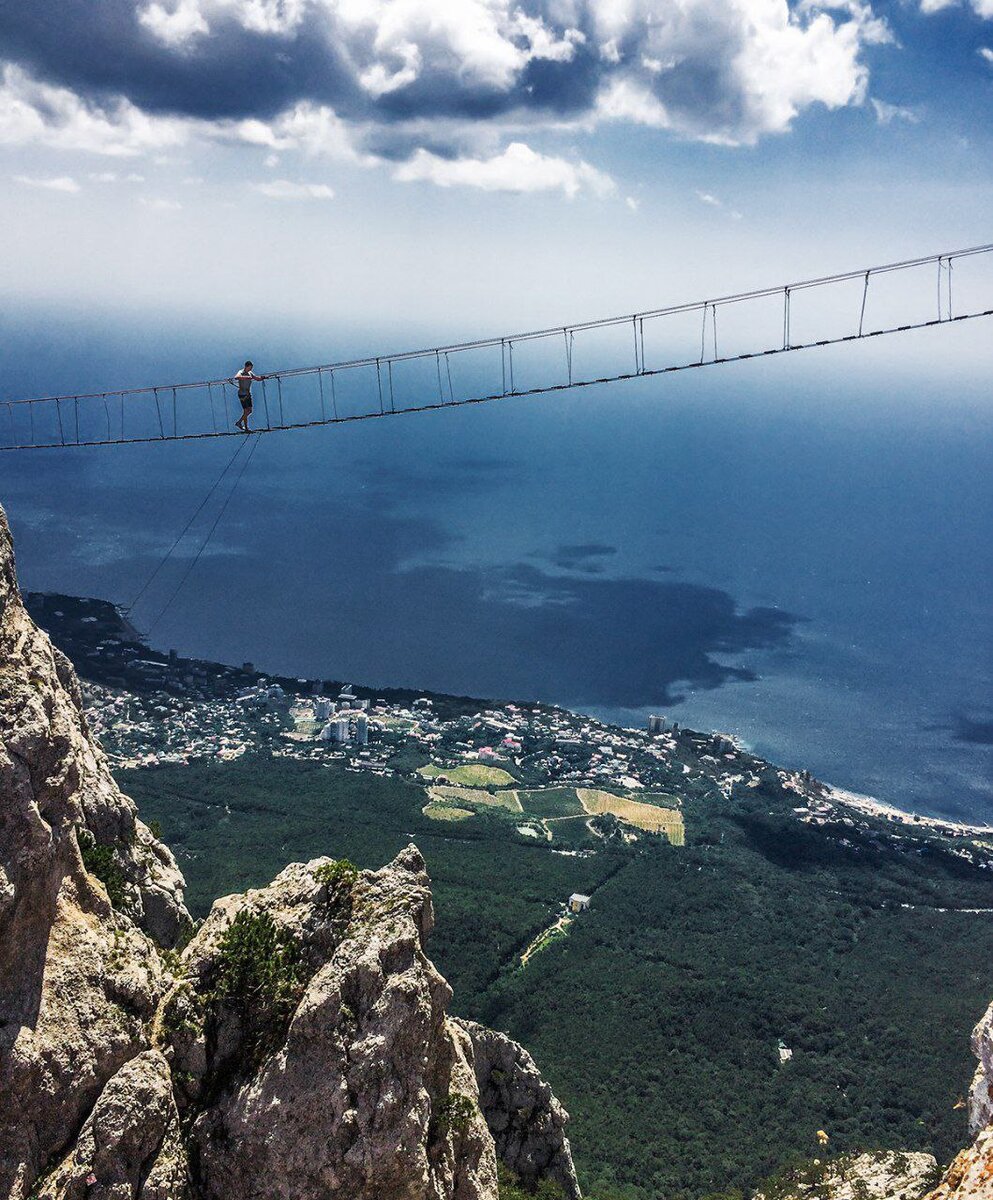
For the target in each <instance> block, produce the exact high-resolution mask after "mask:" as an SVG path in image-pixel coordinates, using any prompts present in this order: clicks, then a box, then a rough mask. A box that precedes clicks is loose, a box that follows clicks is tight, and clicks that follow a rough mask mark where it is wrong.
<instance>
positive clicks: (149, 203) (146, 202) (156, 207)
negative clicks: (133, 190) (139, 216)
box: [139, 196, 183, 212]
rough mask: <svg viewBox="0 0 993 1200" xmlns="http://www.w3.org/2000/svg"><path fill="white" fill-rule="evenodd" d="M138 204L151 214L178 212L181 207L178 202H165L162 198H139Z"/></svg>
mask: <svg viewBox="0 0 993 1200" xmlns="http://www.w3.org/2000/svg"><path fill="white" fill-rule="evenodd" d="M139 203H140V204H141V205H142V207H143V208H147V209H150V210H151V211H152V212H179V211H180V209H181V208H182V207H183V206H182V204H180V203H179V201H178V200H167V199H165V198H164V197H162V196H141V197H139Z"/></svg>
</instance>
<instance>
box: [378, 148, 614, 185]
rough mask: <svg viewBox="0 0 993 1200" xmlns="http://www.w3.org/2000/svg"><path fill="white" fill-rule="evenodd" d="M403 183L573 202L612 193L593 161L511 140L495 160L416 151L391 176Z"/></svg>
mask: <svg viewBox="0 0 993 1200" xmlns="http://www.w3.org/2000/svg"><path fill="white" fill-rule="evenodd" d="M393 178H394V179H398V180H400V181H401V182H403V183H410V182H413V181H417V180H426V181H428V182H430V183H435V184H438V185H439V186H440V187H453V186H457V185H462V186H464V187H472V188H480V189H481V190H483V191H486V192H550V191H562V192H564V193H565V194H566V195H567V196H568V197H569V198H570V199H572V197H574V196H576V195H577V194H578V193H579V192H581V191H590V192H592V193H593V194H594V195H597V196H607V195H610V194H611V193H612V192H613V191H614V187H615V185H614V181H613V180H612V179H611V178H610V176H609V175H605V174H604V173H603V172H602V171H598V170H597V169H596V168H595V167H591V166H590V164H589V163H586V162H578V163H572V162H568V161H567V160H566V159H564V158H554V157H552V156H550V155H546V154H539V153H538V152H537V151H535V150H532V149H531V147H530V146H527V145H525V144H524V143H523V142H511V143H510V145H509V146H508V147H507V148H506V150H504V151H503V153H502V154H497V155H494V156H493V157H492V158H455V159H448V158H442V157H440V156H439V155H437V154H432V153H430V152H429V151H427V150H418V151H417V153H416V154H415V155H414V156H413V158H411V159H410V160H409V162H405V163H402V164H401V165H400V166H398V167H397V168H396V170H395V171H394V173H393Z"/></svg>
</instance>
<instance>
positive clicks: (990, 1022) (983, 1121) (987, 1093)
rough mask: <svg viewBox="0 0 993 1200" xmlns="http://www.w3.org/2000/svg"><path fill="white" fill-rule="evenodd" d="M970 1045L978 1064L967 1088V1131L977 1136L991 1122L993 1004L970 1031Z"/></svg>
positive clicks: (992, 1115)
mask: <svg viewBox="0 0 993 1200" xmlns="http://www.w3.org/2000/svg"><path fill="white" fill-rule="evenodd" d="M971 1045H972V1052H973V1054H975V1056H976V1058H977V1059H978V1060H979V1064H978V1066H977V1067H976V1074H975V1075H974V1076H973V1079H972V1087H971V1088H970V1089H969V1131H970V1133H972V1134H973V1136H978V1134H979V1133H980V1132H981V1131H982V1130H983V1129H985V1128H986V1126H987V1125H990V1124H993V1004H991V1005H990V1006H989V1008H988V1009H987V1010H986V1012H985V1013H984V1015H983V1017H982V1019H981V1020H980V1021H979V1024H978V1025H977V1026H976V1028H975V1029H974V1030H973V1031H972V1042H971Z"/></svg>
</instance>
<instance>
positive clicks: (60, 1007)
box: [0, 511, 578, 1200]
mask: <svg viewBox="0 0 993 1200" xmlns="http://www.w3.org/2000/svg"><path fill="white" fill-rule="evenodd" d="M182 889H183V880H182V876H181V875H180V873H179V871H178V869H177V867H176V864H175V861H174V860H173V857H172V855H171V854H170V852H169V851H168V849H167V848H166V847H165V846H163V845H162V844H161V843H160V842H159V841H158V840H157V839H156V838H155V837H154V836H153V835H152V833H151V832H150V831H149V830H148V829H147V828H146V827H145V826H144V825H143V824H142V823H141V821H140V820H138V817H137V813H136V810H135V807H134V805H133V804H132V802H131V801H130V800H129V799H128V798H127V797H125V796H123V795H122V794H121V792H120V791H119V790H118V788H117V786H116V784H115V783H114V781H113V778H112V776H111V774H110V771H109V769H108V766H107V763H106V761H105V759H104V757H103V755H102V753H101V751H100V749H99V747H98V746H97V745H96V743H95V742H94V740H93V739H92V737H91V736H90V733H89V730H88V728H87V724H86V719H85V716H84V714H83V711H82V706H81V703H80V694H79V687H78V682H77V680H76V677H75V674H74V672H73V670H72V667H71V665H70V664H69V662H68V661H67V660H66V659H65V658H64V656H62V655H61V654H60V653H59V652H58V651H57V650H56V649H54V648H53V646H52V644H51V642H50V641H49V639H48V638H47V636H46V635H45V634H43V633H42V632H40V631H39V630H38V629H37V628H36V627H35V626H34V624H33V623H32V621H31V619H30V617H29V616H28V614H27V612H26V611H25V609H24V607H23V605H22V603H21V599H20V596H19V594H18V591H17V581H16V576H15V572H14V563H13V554H12V549H11V544H10V533H9V529H8V527H7V524H6V519H5V518H4V516H3V513H2V511H0V1200H28V1197H32V1198H33V1200H83V1198H84V1197H85V1200H263V1198H265V1200H270V1198H272V1197H280V1198H283V1200H289V1198H290V1197H292V1198H293V1200H318V1198H320V1200H497V1146H496V1144H495V1142H494V1136H493V1134H492V1133H491V1132H490V1127H489V1125H488V1123H487V1118H488V1119H489V1122H490V1123H491V1124H492V1125H493V1126H494V1127H495V1128H498V1129H500V1130H502V1131H503V1132H504V1134H507V1133H508V1132H509V1133H512V1135H513V1136H512V1137H511V1138H508V1137H507V1136H504V1137H502V1139H501V1141H500V1144H501V1145H502V1146H504V1147H505V1148H507V1150H508V1153H509V1154H510V1155H511V1157H512V1159H513V1161H514V1162H517V1163H519V1164H520V1165H521V1167H522V1168H524V1167H526V1169H527V1172H528V1174H527V1178H528V1179H538V1178H542V1177H543V1174H542V1172H546V1173H550V1174H552V1176H553V1177H554V1178H559V1179H562V1180H566V1181H568V1180H572V1181H573V1182H574V1180H575V1174H574V1172H573V1170H572V1162H571V1159H570V1158H569V1153H568V1142H567V1141H566V1140H565V1138H564V1134H563V1128H562V1126H563V1124H564V1120H565V1116H564V1114H563V1113H562V1110H561V1108H560V1107H559V1106H558V1104H557V1102H556V1101H555V1099H554V1097H553V1096H552V1095H551V1092H550V1091H549V1089H548V1088H547V1085H545V1084H543V1082H542V1081H541V1079H540V1076H538V1074H537V1071H536V1069H535V1068H534V1064H533V1063H532V1062H531V1060H530V1058H529V1057H527V1056H526V1055H525V1054H524V1052H523V1051H522V1050H520V1048H519V1047H516V1046H515V1045H514V1043H510V1042H507V1041H506V1039H500V1038H499V1037H498V1035H493V1036H494V1038H496V1041H494V1042H493V1043H492V1046H491V1045H490V1043H489V1042H487V1039H486V1036H485V1035H486V1031H485V1030H480V1029H479V1027H473V1033H472V1034H470V1032H469V1029H468V1027H466V1026H465V1025H463V1024H460V1023H459V1022H457V1021H455V1020H454V1019H453V1018H451V1017H449V1016H448V1013H447V1010H448V1005H449V1002H450V1000H451V991H450V989H449V987H448V984H447V983H446V982H445V980H444V979H443V978H442V976H441V975H440V974H439V973H438V971H437V970H436V969H435V967H434V966H433V964H432V963H431V961H430V959H429V958H428V957H427V954H426V952H425V941H426V938H427V936H428V934H429V933H430V930H431V926H432V923H433V910H432V903H431V893H430V885H429V881H428V877H427V873H426V870H425V865H424V861H423V859H422V858H421V856H420V854H419V852H418V851H417V849H416V848H415V847H414V846H409V847H407V849H406V850H404V851H402V852H401V853H400V854H399V855H398V856H397V858H396V859H395V860H394V861H393V862H392V863H390V864H389V865H388V866H386V867H384V868H382V869H381V870H379V871H362V872H359V871H357V870H356V869H355V868H354V867H351V866H350V865H349V864H347V863H343V862H336V861H335V860H332V859H316V860H314V861H313V862H310V863H307V864H294V865H291V866H289V867H287V868H286V869H285V870H284V871H283V872H282V873H281V874H280V875H279V876H277V878H276V879H275V880H274V881H273V882H272V883H271V884H270V885H269V886H268V887H265V888H260V889H258V890H255V891H250V892H248V893H246V894H245V895H242V896H229V897H226V898H224V899H222V900H219V901H217V902H216V903H215V905H214V907H213V909H212V911H211V913H210V915H209V917H208V918H207V920H206V922H205V923H204V924H203V926H202V928H201V929H200V930H199V931H198V932H196V933H195V935H194V936H193V937H192V939H191V940H190V941H189V944H188V945H187V946H186V948H185V949H184V950H183V951H182V953H178V952H177V951H176V950H175V946H176V945H177V943H178V941H179V940H180V938H181V937H182V936H183V935H184V933H185V934H186V935H187V936H188V935H189V934H190V933H191V932H193V931H192V927H191V923H190V920H189V917H188V914H187V913H186V910H185V908H184V907H183V899H182ZM474 1041H475V1043H476V1044H478V1045H479V1046H481V1047H483V1046H485V1047H486V1049H485V1050H484V1051H481V1053H485V1054H487V1055H489V1056H490V1058H493V1060H494V1061H496V1057H499V1055H503V1056H504V1057H506V1056H507V1055H508V1054H509V1057H510V1059H511V1060H512V1061H513V1063H514V1064H515V1065H514V1066H513V1068H512V1078H513V1081H514V1082H513V1086H512V1087H511V1088H510V1089H509V1090H507V1091H502V1090H498V1091H497V1092H494V1091H493V1089H492V1087H490V1092H489V1093H488V1100H487V1108H486V1114H485V1116H484V1113H483V1111H482V1109H481V1106H480V1096H479V1084H478V1083H477V1074H479V1070H480V1068H479V1067H478V1066H477V1064H476V1061H475V1057H474V1055H475V1052H474ZM494 1047H499V1055H498V1054H497V1051H496V1049H494ZM507 1047H512V1048H513V1049H512V1050H508V1049H507ZM487 1062H489V1058H488V1059H487ZM482 1070H483V1074H484V1076H485V1077H486V1078H487V1079H488V1080H490V1083H491V1084H492V1081H493V1074H494V1073H493V1069H492V1067H489V1068H487V1067H486V1066H485V1065H484V1067H483V1068H482ZM488 1086H490V1085H488ZM504 1100H506V1102H507V1103H515V1104H520V1105H522V1106H523V1107H527V1108H528V1110H529V1112H530V1114H531V1116H530V1118H529V1120H528V1121H527V1122H525V1121H523V1119H522V1117H521V1114H520V1112H518V1111H516V1110H515V1111H514V1112H508V1113H505V1114H503V1113H501V1112H500V1109H499V1106H500V1103H502V1102H503V1101H504ZM542 1139H544V1140H542ZM569 1195H570V1197H576V1196H578V1189H577V1190H575V1191H572V1190H570V1192H569Z"/></svg>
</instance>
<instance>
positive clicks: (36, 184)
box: [14, 175, 80, 192]
mask: <svg viewBox="0 0 993 1200" xmlns="http://www.w3.org/2000/svg"><path fill="white" fill-rule="evenodd" d="M14 182H15V183H20V184H22V185H23V186H24V187H33V188H44V189H45V190H46V191H49V192H78V191H79V190H80V187H79V184H78V183H77V182H76V181H75V179H73V178H72V177H71V176H70V175H57V176H56V177H55V178H52V179H37V178H35V177H33V176H31V175H15V176H14Z"/></svg>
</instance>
